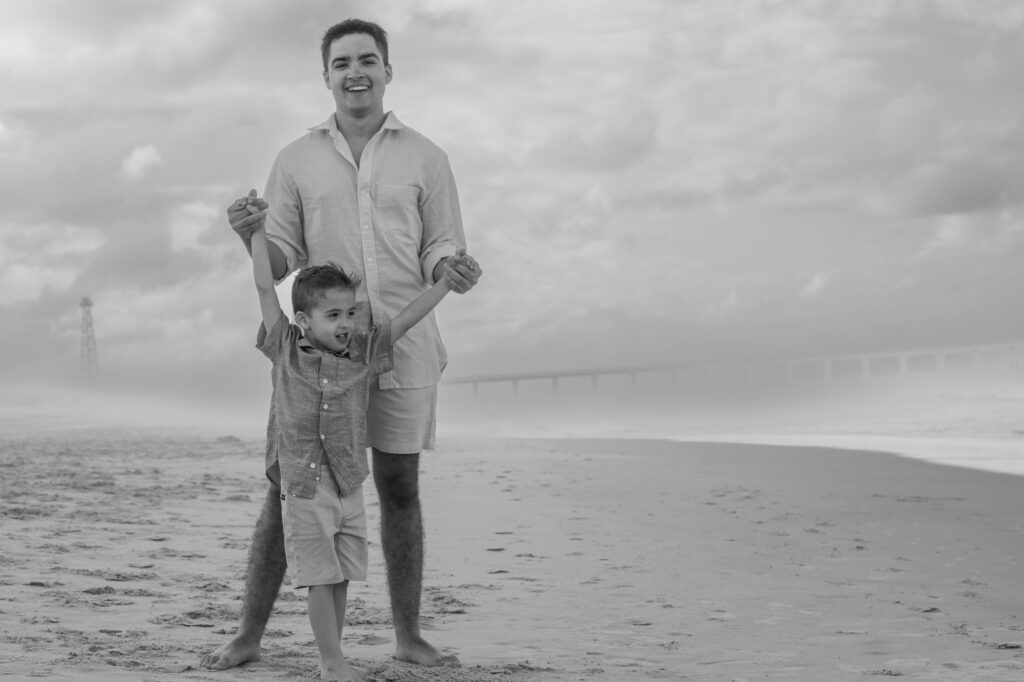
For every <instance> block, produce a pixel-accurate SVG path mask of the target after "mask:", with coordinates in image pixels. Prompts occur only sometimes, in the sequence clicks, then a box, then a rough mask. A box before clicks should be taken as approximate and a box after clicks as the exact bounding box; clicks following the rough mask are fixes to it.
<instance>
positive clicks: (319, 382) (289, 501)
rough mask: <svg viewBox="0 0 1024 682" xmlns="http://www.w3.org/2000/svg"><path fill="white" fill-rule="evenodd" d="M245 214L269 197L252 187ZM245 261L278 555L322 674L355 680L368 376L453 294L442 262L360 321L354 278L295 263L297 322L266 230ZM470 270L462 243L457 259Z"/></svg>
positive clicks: (363, 556) (386, 364)
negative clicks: (269, 402)
mask: <svg viewBox="0 0 1024 682" xmlns="http://www.w3.org/2000/svg"><path fill="white" fill-rule="evenodd" d="M239 201H240V202H241V201H244V202H245V207H246V208H247V209H248V210H249V211H250V213H258V212H259V211H261V210H264V209H265V207H266V203H265V202H264V201H263V200H262V199H259V198H257V197H256V196H255V193H250V195H249V196H248V197H246V198H245V199H244V200H239ZM251 248H252V265H253V278H254V279H255V282H256V291H257V292H258V294H259V301H260V311H261V312H262V314H263V324H262V326H261V327H260V330H259V335H258V338H257V348H259V350H260V351H262V352H263V353H264V354H265V355H266V356H267V357H268V358H270V360H271V362H272V363H273V370H272V378H273V391H274V394H273V408H272V409H273V412H272V419H276V421H277V433H278V434H279V436H278V442H277V443H276V444H274V445H275V446H276V447H277V450H278V457H277V459H278V463H279V465H280V479H281V481H280V484H281V500H282V502H281V510H282V511H281V513H282V519H283V523H284V536H285V553H286V556H287V560H288V568H289V570H290V571H291V573H292V575H293V580H294V582H295V586H296V588H302V587H308V588H309V593H308V595H307V604H308V611H309V622H310V625H311V626H312V628H313V636H314V637H315V639H316V643H317V646H318V647H319V649H320V676H321V679H324V680H338V681H339V682H348V681H356V680H362V679H363V676H362V674H361V673H360V672H359V671H358V670H357V669H356V668H354V667H352V666H351V665H350V664H349V663H348V661H347V660H346V659H345V657H344V655H343V654H342V652H341V641H340V640H341V632H342V627H343V625H344V622H345V604H346V597H347V593H348V583H349V581H350V580H365V579H366V563H367V550H366V514H365V510H364V508H363V494H362V482H363V480H364V479H365V478H366V476H367V474H368V473H369V467H368V466H367V458H366V410H367V400H368V398H369V382H370V381H371V380H372V379H373V378H374V377H375V376H377V375H378V374H380V373H382V372H387V371H389V370H390V369H391V368H392V355H391V352H392V346H393V344H394V343H395V341H397V340H398V339H400V338H401V337H402V335H403V334H405V333H406V332H407V331H408V330H409V329H410V328H411V327H413V326H414V325H415V324H416V323H417V322H419V321H420V320H421V319H423V318H424V317H425V316H426V315H427V313H429V312H430V311H431V310H432V309H433V308H434V307H435V306H436V305H437V304H438V303H440V301H441V299H442V298H444V296H445V294H447V293H448V291H449V278H448V274H447V271H446V275H445V277H442V278H441V279H440V280H438V282H437V283H436V284H435V285H433V286H432V287H431V288H429V289H427V290H426V291H425V292H423V293H422V294H421V295H420V296H419V297H418V298H417V299H416V300H414V301H413V302H412V303H410V304H409V305H408V306H407V307H406V308H405V309H403V310H402V311H401V312H400V313H399V314H398V315H397V316H396V317H395V318H394V319H392V320H385V321H383V322H381V323H380V324H378V325H376V326H375V327H373V328H372V329H370V330H368V332H367V331H365V330H360V329H358V328H357V319H358V318H357V307H356V289H357V288H358V286H359V278H358V277H357V276H355V275H351V274H348V273H346V272H344V271H343V270H342V269H341V268H340V267H338V266H337V265H335V264H333V263H330V264H327V265H321V266H312V267H307V268H304V269H302V270H301V271H300V272H299V273H298V275H296V277H295V281H294V283H293V285H292V307H293V309H294V313H295V324H289V323H288V320H287V318H286V317H285V315H284V314H283V312H282V310H281V306H280V303H279V301H278V299H277V292H276V291H275V289H274V277H273V275H272V274H271V266H270V256H269V254H268V251H267V241H266V231H265V229H264V228H263V227H262V226H260V227H259V228H258V229H257V230H256V231H255V232H253V234H252V242H251ZM453 260H455V261H457V262H459V263H462V264H463V265H466V266H469V267H473V268H475V267H476V262H475V261H474V260H473V259H472V258H470V257H469V256H467V255H465V252H460V253H459V254H458V255H457V256H456V257H455V259H453Z"/></svg>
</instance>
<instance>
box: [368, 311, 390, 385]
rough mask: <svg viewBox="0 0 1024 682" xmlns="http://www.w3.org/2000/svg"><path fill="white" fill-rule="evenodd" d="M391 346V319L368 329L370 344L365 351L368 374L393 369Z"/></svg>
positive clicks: (376, 373) (374, 374) (381, 372)
mask: <svg viewBox="0 0 1024 682" xmlns="http://www.w3.org/2000/svg"><path fill="white" fill-rule="evenodd" d="M393 348H394V343H393V342H392V340H391V320H387V321H386V322H384V323H383V324H381V325H379V326H377V327H374V328H373V329H371V330H370V344H369V348H368V350H367V353H366V358H367V363H368V364H369V365H370V374H372V375H373V376H376V375H378V374H383V373H384V372H390V371H391V370H392V369H394V367H395V362H394V355H393V353H392V349H393Z"/></svg>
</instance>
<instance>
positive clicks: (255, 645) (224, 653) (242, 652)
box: [199, 637, 260, 670]
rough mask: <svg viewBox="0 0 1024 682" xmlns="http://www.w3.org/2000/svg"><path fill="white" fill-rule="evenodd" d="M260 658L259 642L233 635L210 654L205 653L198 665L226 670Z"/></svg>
mask: <svg viewBox="0 0 1024 682" xmlns="http://www.w3.org/2000/svg"><path fill="white" fill-rule="evenodd" d="M258 660H260V643H259V641H255V640H252V639H249V638H246V637H235V638H234V639H232V640H231V641H230V642H228V643H227V644H224V645H223V646H221V647H220V648H219V649H217V650H216V651H214V652H213V653H212V654H206V655H205V656H203V658H202V659H201V660H200V661H199V665H201V666H202V667H204V668H209V669H210V670H227V669H228V668H234V667H235V666H239V665H242V664H243V663H248V662H250V661H258Z"/></svg>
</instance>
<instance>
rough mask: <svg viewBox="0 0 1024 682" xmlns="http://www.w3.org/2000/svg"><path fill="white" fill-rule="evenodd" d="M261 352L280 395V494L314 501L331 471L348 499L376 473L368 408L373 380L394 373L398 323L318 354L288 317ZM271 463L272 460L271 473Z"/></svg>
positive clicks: (262, 342) (265, 337)
mask: <svg viewBox="0 0 1024 682" xmlns="http://www.w3.org/2000/svg"><path fill="white" fill-rule="evenodd" d="M256 347H257V348H259V349H260V351H262V352H263V354H264V355H266V356H267V357H268V358H270V360H271V362H273V369H272V374H271V377H272V379H273V386H274V395H273V400H272V407H271V410H272V412H271V422H272V423H273V424H274V428H272V429H271V432H270V433H269V434H268V437H269V438H273V439H274V443H268V454H269V452H270V451H273V452H274V453H275V458H274V459H275V460H276V463H277V464H278V465H279V466H280V474H279V475H280V484H281V489H282V490H283V491H284V492H286V493H288V494H289V495H295V496H297V497H306V498H311V497H313V495H314V493H315V492H316V486H317V481H319V480H320V477H321V476H322V475H328V472H326V471H324V468H325V465H326V467H327V469H328V470H329V474H330V475H333V476H334V480H335V482H336V483H337V484H338V490H339V492H340V493H341V494H342V495H348V494H349V493H351V492H353V491H354V490H356V489H357V488H358V487H359V486H360V485H361V484H362V482H363V481H364V480H365V479H366V476H367V474H369V466H368V465H367V459H366V406H367V403H368V401H369V398H370V380H371V379H372V378H373V377H375V376H377V375H378V374H380V373H381V372H386V371H388V370H390V369H391V367H392V356H391V351H392V346H391V322H390V321H388V322H387V323H385V324H383V325H381V326H380V327H376V328H374V329H373V330H372V331H371V332H370V333H369V334H356V335H354V336H352V337H351V338H350V339H349V343H348V346H347V348H346V350H345V351H344V352H343V353H330V352H324V351H320V350H318V349H317V348H314V347H313V345H312V344H311V343H309V341H308V340H306V339H305V338H303V337H302V331H301V330H300V329H299V328H298V327H297V326H295V325H293V324H289V323H288V319H287V318H286V317H285V316H284V315H282V316H281V317H280V319H279V320H278V321H277V324H275V325H274V328H273V329H271V330H270V331H267V329H266V328H264V327H263V325H260V330H259V334H258V336H257V339H256ZM271 466H272V462H271V461H270V460H269V458H268V462H267V467H268V473H269V471H270V469H271Z"/></svg>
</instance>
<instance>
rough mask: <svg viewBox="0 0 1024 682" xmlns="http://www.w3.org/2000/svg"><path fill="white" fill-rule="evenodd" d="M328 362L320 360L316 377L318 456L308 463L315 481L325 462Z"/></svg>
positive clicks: (327, 417) (328, 404)
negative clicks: (318, 434)
mask: <svg viewBox="0 0 1024 682" xmlns="http://www.w3.org/2000/svg"><path fill="white" fill-rule="evenodd" d="M328 364H329V363H328V362H326V361H325V359H323V358H321V360H320V376H319V377H318V383H319V385H320V403H319V404H318V406H317V413H318V415H319V418H318V419H317V422H316V425H317V430H319V432H320V457H319V461H318V462H317V463H315V464H314V463H312V462H311V463H310V465H309V466H310V467H311V468H314V469H316V481H317V483H319V482H320V477H321V476H323V471H324V464H325V463H326V462H327V426H328V425H327V420H328V419H329V418H330V414H329V410H330V409H331V403H330V400H328V397H327V392H328V391H327V390H328V388H330V385H331V380H330V379H328V378H327V371H326V369H325V366H326V365H328Z"/></svg>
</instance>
